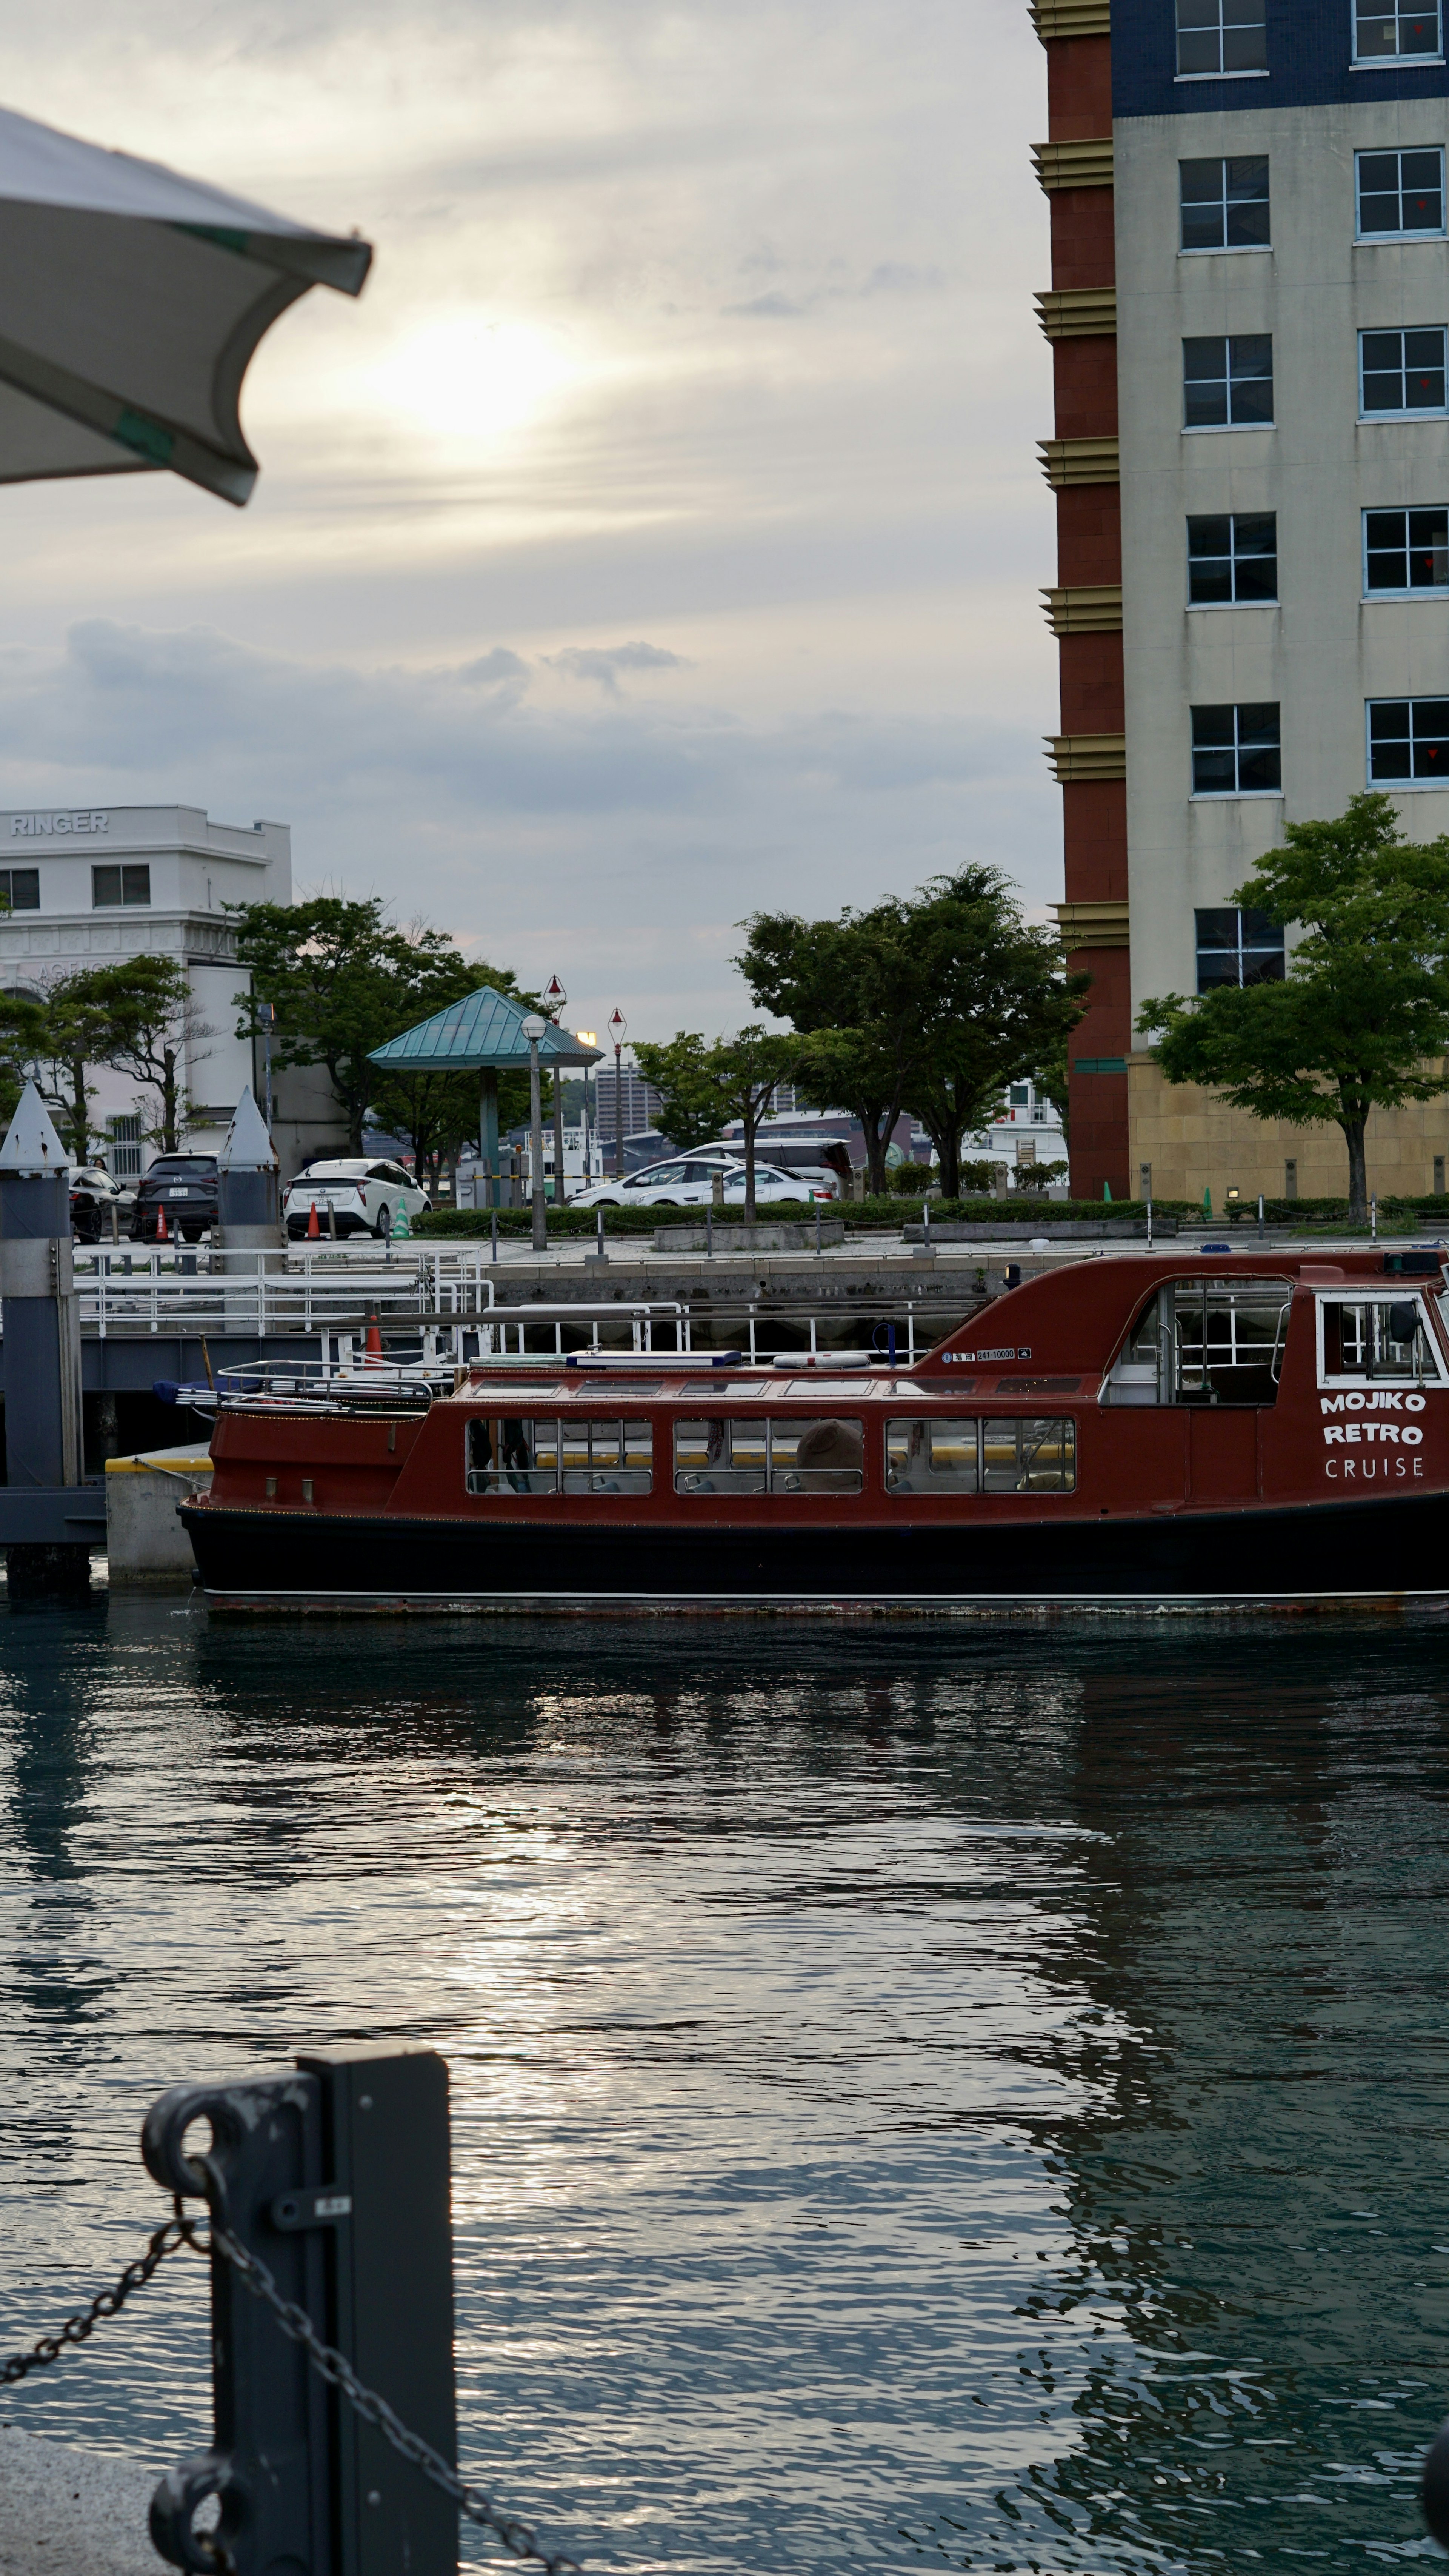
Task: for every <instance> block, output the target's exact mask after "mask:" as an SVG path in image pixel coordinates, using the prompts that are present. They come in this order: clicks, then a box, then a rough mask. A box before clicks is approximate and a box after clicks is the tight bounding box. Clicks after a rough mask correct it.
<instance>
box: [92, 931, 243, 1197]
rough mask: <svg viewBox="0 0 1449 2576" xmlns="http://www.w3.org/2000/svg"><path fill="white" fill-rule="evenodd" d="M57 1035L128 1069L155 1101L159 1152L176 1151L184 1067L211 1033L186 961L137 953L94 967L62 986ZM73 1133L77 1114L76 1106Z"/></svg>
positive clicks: (182, 1121)
mask: <svg viewBox="0 0 1449 2576" xmlns="http://www.w3.org/2000/svg"><path fill="white" fill-rule="evenodd" d="M60 1001H61V1004H62V1006H63V1013H64V1017H63V1019H62V1024H61V1026H62V1033H64V1032H65V1031H66V1030H67V1029H69V1030H73V1031H74V1033H75V1041H76V1042H77V1043H79V1042H80V1040H81V1039H83V1038H84V1039H86V1040H87V1041H88V1043H89V1044H90V1045H91V1047H92V1048H93V1050H94V1054H93V1059H92V1060H93V1061H94V1062H96V1063H98V1064H105V1065H109V1066H110V1067H111V1068H112V1070H113V1071H114V1072H116V1073H125V1074H129V1075H130V1077H131V1079H132V1081H133V1082H136V1083H139V1085H140V1086H141V1089H142V1090H143V1091H146V1092H149V1093H150V1094H151V1096H152V1099H153V1101H154V1103H155V1116H154V1119H153V1122H152V1124H151V1127H150V1129H149V1131H148V1132H149V1134H150V1136H151V1139H152V1142H153V1143H154V1144H157V1145H159V1146H160V1148H161V1151H162V1153H163V1154H175V1153H177V1152H178V1151H179V1150H180V1146H181V1139H182V1137H183V1135H184V1133H185V1131H186V1126H187V1123H188V1120H189V1118H190V1115H191V1102H190V1101H189V1100H188V1098H187V1096H186V1091H185V1082H184V1069H185V1066H186V1063H187V1062H188V1060H189V1061H191V1062H192V1063H194V1062H195V1061H196V1058H197V1053H198V1049H199V1047H200V1046H201V1043H202V1042H203V1041H204V1040H205V1039H207V1038H209V1037H213V1036H215V1034H216V1032H215V1031H214V1030H213V1029H210V1028H208V1027H206V1025H205V1024H204V1023H203V1021H202V1020H201V1018H200V1016H199V1014H198V1012H197V1008H196V1003H195V999H194V996H193V994H192V991H191V986H190V983H189V981H188V979H187V974H186V969H185V967H184V966H178V965H177V964H176V962H175V960H174V959H173V958H170V957H156V956H140V957H127V958H124V959H118V960H117V961H116V963H115V964H114V965H113V966H93V967H89V968H87V969H86V970H85V972H84V973H83V974H80V975H75V976H72V977H70V978H69V979H68V981H67V983H66V984H65V985H64V986H62V987H61V988H60ZM73 1114H74V1118H75V1126H76V1132H77V1133H78V1132H79V1128H80V1123H81V1120H80V1113H79V1110H78V1108H77V1109H76V1110H75V1111H74V1113H73Z"/></svg>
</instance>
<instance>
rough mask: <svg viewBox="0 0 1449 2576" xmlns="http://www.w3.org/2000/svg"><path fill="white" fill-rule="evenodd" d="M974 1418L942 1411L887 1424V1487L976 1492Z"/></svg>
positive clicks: (908, 1490)
mask: <svg viewBox="0 0 1449 2576" xmlns="http://www.w3.org/2000/svg"><path fill="white" fill-rule="evenodd" d="M980 1429H981V1425H980V1423H979V1422H978V1421H976V1420H975V1419H974V1418H963V1417H961V1416H959V1415H958V1416H956V1417H955V1418H954V1419H953V1418H951V1417H949V1416H947V1415H945V1414H942V1415H939V1416H937V1415H932V1417H931V1419H930V1420H929V1421H925V1422H923V1421H915V1422H888V1423H887V1424H886V1490H887V1492H888V1493H892V1494H975V1493H979V1492H980V1490H981V1478H980V1472H979V1466H978V1461H977V1445H978V1437H979V1433H980Z"/></svg>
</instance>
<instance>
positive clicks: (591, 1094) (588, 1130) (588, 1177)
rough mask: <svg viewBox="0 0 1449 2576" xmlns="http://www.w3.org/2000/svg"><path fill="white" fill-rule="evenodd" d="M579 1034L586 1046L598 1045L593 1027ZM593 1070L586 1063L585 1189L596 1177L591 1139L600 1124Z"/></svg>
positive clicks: (601, 1162)
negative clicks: (591, 1086) (592, 1080)
mask: <svg viewBox="0 0 1449 2576" xmlns="http://www.w3.org/2000/svg"><path fill="white" fill-rule="evenodd" d="M578 1034H579V1040H580V1043H581V1044H582V1045H584V1046H586V1047H591V1046H597V1045H598V1043H599V1041H598V1038H597V1036H596V1034H595V1032H594V1031H593V1030H592V1029H580V1031H579V1033H578ZM593 1070H594V1068H593V1066H592V1065H591V1064H586V1065H585V1067H584V1118H583V1128H584V1187H585V1189H588V1188H589V1187H590V1186H591V1184H592V1182H593V1177H594V1157H593V1146H592V1142H591V1139H592V1136H593V1133H594V1130H595V1128H596V1127H597V1125H598V1123H599V1117H598V1106H599V1087H598V1084H597V1083H595V1084H594V1086H593V1089H592V1090H590V1088H589V1084H590V1079H591V1077H592V1074H593ZM603 1177H604V1158H603V1156H602V1154H601V1155H600V1156H599V1178H600V1180H602V1179H603Z"/></svg>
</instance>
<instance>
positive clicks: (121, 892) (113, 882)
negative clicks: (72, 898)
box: [91, 866, 151, 912]
mask: <svg viewBox="0 0 1449 2576" xmlns="http://www.w3.org/2000/svg"><path fill="white" fill-rule="evenodd" d="M150 900H151V871H150V869H149V867H135V866H132V867H124V868H92V870H91V902H92V904H93V905H94V907H95V909H96V911H97V912H99V911H101V910H102V909H103V908H105V907H107V906H109V905H110V904H113V903H117V904H121V903H149V902H150Z"/></svg>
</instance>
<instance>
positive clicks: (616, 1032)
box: [609, 1010, 629, 1181]
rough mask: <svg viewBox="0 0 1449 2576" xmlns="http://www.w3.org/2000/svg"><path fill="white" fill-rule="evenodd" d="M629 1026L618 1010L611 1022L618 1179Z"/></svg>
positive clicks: (618, 1177)
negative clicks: (625, 1038) (623, 1058)
mask: <svg viewBox="0 0 1449 2576" xmlns="http://www.w3.org/2000/svg"><path fill="white" fill-rule="evenodd" d="M628 1026H629V1023H628V1021H627V1020H626V1019H625V1017H624V1014H623V1012H622V1011H617V1010H616V1011H615V1012H614V1014H613V1017H612V1018H611V1020H610V1022H609V1036H610V1037H611V1039H612V1040H613V1045H614V1178H615V1180H616V1181H622V1179H623V1177H624V1075H623V1070H622V1065H621V1058H622V1056H623V1052H624V1032H625V1030H626V1029H627V1028H628Z"/></svg>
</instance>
